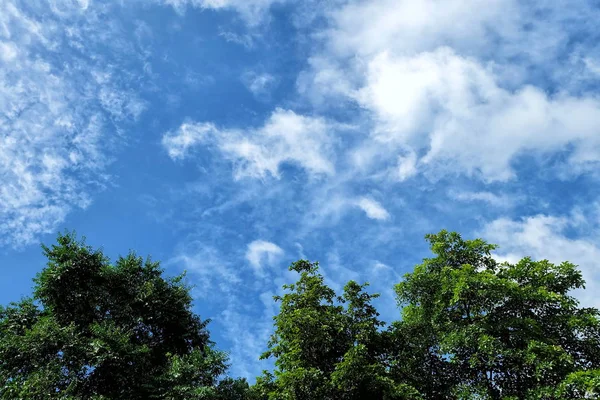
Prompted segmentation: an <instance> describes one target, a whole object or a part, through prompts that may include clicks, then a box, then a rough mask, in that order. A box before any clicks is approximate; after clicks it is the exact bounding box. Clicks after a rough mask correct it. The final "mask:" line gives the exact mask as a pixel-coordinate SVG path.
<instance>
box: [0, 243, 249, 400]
mask: <svg viewBox="0 0 600 400" xmlns="http://www.w3.org/2000/svg"><path fill="white" fill-rule="evenodd" d="M44 253H45V255H46V257H47V258H48V266H47V267H46V268H45V269H44V270H43V271H42V272H40V273H39V274H38V276H37V278H36V279H35V289H34V293H33V298H32V299H25V300H23V301H21V302H19V303H13V304H10V305H9V306H8V307H2V308H0V398H4V399H11V400H12V399H48V398H60V399H69V398H72V399H76V398H77V399H79V398H86V399H153V398H156V399H190V398H198V399H208V398H210V399H212V398H219V397H216V396H218V395H219V390H220V389H219V386H218V385H217V378H218V377H219V376H220V375H222V374H223V373H224V372H225V371H226V367H227V365H226V360H227V357H226V355H225V354H224V353H222V352H220V351H217V350H216V349H215V348H214V346H213V344H212V343H211V341H210V340H209V334H208V331H207V330H206V325H207V322H208V321H202V320H201V319H200V318H199V317H198V316H197V315H195V314H194V313H193V312H192V311H191V306H192V299H191V297H190V294H189V289H188V287H186V286H185V285H184V284H183V283H182V277H181V276H179V277H176V278H172V279H166V278H164V277H163V276H162V273H163V271H162V269H161V268H160V267H159V264H158V263H157V262H152V261H150V260H146V261H144V260H143V259H142V258H141V257H138V256H136V255H135V254H133V253H131V254H129V255H128V256H127V257H122V258H119V259H118V261H117V262H116V264H115V265H111V264H110V263H109V262H108V260H107V259H106V257H105V256H104V255H103V254H102V252H101V251H99V250H93V249H92V248H90V247H88V246H86V245H85V244H84V243H83V242H80V241H77V240H76V238H75V237H74V236H73V235H72V234H66V235H60V236H59V237H58V243H57V244H56V245H53V246H51V247H44ZM227 386H229V387H227ZM231 386H232V385H231V384H230V385H221V388H222V389H231ZM246 386H247V385H246Z"/></svg>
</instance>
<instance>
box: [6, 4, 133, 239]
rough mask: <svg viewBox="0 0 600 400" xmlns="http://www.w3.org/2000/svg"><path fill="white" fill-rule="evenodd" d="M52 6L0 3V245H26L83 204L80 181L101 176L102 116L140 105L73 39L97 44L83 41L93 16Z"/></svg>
mask: <svg viewBox="0 0 600 400" xmlns="http://www.w3.org/2000/svg"><path fill="white" fill-rule="evenodd" d="M54 3H55V2H52V4H53V6H52V7H50V8H48V7H47V6H45V5H42V4H40V5H39V7H40V9H38V8H37V7H38V5H34V4H31V5H30V6H28V7H27V8H22V7H21V6H20V3H19V2H15V1H3V2H1V3H0V180H1V181H2V185H1V187H0V236H2V238H1V239H0V244H10V245H14V246H23V245H26V244H29V243H31V242H33V241H35V240H36V239H37V235H38V234H40V233H47V232H51V231H53V230H54V229H55V228H56V226H57V224H59V223H60V222H62V221H63V220H64V218H65V217H66V215H67V214H68V213H69V212H70V210H72V209H73V208H77V207H81V208H84V207H86V206H87V205H88V204H89V203H90V196H89V195H88V193H87V192H88V190H87V189H88V185H89V184H96V185H103V184H104V182H103V181H105V178H104V177H103V175H102V170H103V168H104V167H105V165H106V164H107V163H108V162H109V161H110V160H109V158H108V157H107V155H106V153H105V149H106V147H107V146H106V145H107V144H108V143H110V141H111V139H109V138H108V137H107V136H106V134H107V132H109V129H107V128H111V130H114V127H112V126H111V124H112V122H111V120H112V121H115V122H118V121H122V120H126V119H135V118H137V117H138V116H139V115H140V114H141V112H142V111H143V109H144V103H143V102H142V101H141V100H139V99H138V97H137V96H136V95H134V94H132V93H130V92H128V91H124V90H122V89H120V88H119V87H118V85H116V83H115V77H113V76H112V72H111V67H109V66H107V65H104V64H103V63H102V62H99V61H92V62H90V60H89V58H88V57H89V56H93V55H90V54H87V52H86V50H85V47H84V46H83V45H82V42H85V41H86V40H88V41H89V42H90V43H94V42H95V41H96V40H98V37H96V36H94V35H92V36H91V37H86V35H87V34H88V33H89V32H92V33H95V30H94V29H93V26H94V24H95V23H96V22H97V19H98V16H97V14H95V13H94V12H92V11H88V10H87V9H86V8H87V7H86V4H85V3H84V2H70V3H65V4H62V5H61V7H58V6H57V4H54ZM23 9H27V10H28V12H25V11H23ZM37 13H39V14H40V15H41V14H43V15H44V19H43V22H42V21H41V20H40V19H39V18H37V17H39V15H38V14H37ZM102 29H103V30H106V28H105V27H103V28H102ZM63 33H64V35H63ZM105 33H106V34H107V35H109V34H110V33H109V32H105ZM90 43H88V45H89V44H90ZM74 49H76V50H74ZM81 51H83V52H85V53H86V55H85V56H83V57H81V56H77V55H75V52H77V53H79V52H81ZM57 54H60V55H61V60H60V62H59V64H56V63H55V58H56V55H57ZM99 77H102V79H99ZM114 139H117V138H116V137H115V138H114ZM114 139H113V140H114Z"/></svg>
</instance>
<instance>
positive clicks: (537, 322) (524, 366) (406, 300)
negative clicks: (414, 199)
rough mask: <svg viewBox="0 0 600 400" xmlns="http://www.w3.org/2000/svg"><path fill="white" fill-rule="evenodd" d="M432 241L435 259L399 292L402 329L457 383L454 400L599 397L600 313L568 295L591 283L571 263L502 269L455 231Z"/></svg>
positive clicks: (486, 250)
mask: <svg viewBox="0 0 600 400" xmlns="http://www.w3.org/2000/svg"><path fill="white" fill-rule="evenodd" d="M427 240H428V241H429V243H430V245H431V250H432V252H433V253H434V256H435V257H433V258H428V259H425V260H424V262H423V263H422V264H420V265H417V266H416V267H415V269H414V271H413V272H412V273H409V274H407V275H406V276H405V278H404V280H403V281H402V282H401V283H399V284H398V285H396V293H397V295H398V300H399V303H400V304H402V305H403V309H402V321H401V322H399V323H398V325H399V326H400V327H402V328H403V329H405V330H416V331H420V332H422V335H419V336H415V337H416V338H421V339H422V341H423V345H422V346H421V348H422V349H426V350H427V352H431V353H432V356H434V357H435V359H436V363H438V364H439V363H442V364H443V367H444V368H443V371H444V374H445V375H447V378H446V379H449V380H450V381H455V383H456V385H455V386H454V388H453V389H452V390H450V391H448V392H447V393H446V394H445V395H444V396H445V397H446V398H461V399H472V398H484V399H490V400H496V399H506V400H508V399H532V400H533V399H577V398H582V397H581V396H582V393H583V394H584V395H585V394H586V393H587V395H588V396H595V397H593V398H598V396H599V395H600V379H599V378H600V369H599V368H600V319H599V316H600V313H599V311H598V310H597V309H593V308H581V307H579V304H578V302H577V300H576V299H575V298H574V297H572V295H571V294H570V292H571V291H572V290H574V289H579V288H583V287H584V283H585V282H584V280H583V278H582V275H581V272H580V271H578V270H577V268H576V267H575V266H574V265H573V264H571V263H569V262H564V263H562V264H558V265H555V264H552V263H550V262H548V261H547V260H542V261H533V260H532V259H530V258H524V259H522V260H520V261H519V262H517V263H514V264H511V263H499V262H497V261H496V260H495V259H494V258H493V257H492V254H491V253H492V251H493V250H494V249H495V248H496V246H495V245H492V244H489V243H487V242H485V241H484V240H481V239H475V240H463V239H462V237H461V236H460V235H459V234H458V233H455V232H452V233H450V232H447V231H441V232H439V233H438V234H432V235H427ZM424 372H425V371H424ZM430 383H431V381H429V382H427V384H430ZM590 398H592V397H590Z"/></svg>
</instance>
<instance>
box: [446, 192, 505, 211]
mask: <svg viewBox="0 0 600 400" xmlns="http://www.w3.org/2000/svg"><path fill="white" fill-rule="evenodd" d="M448 195H449V196H450V197H451V198H453V199H455V200H459V201H464V202H483V203H487V204H489V205H491V206H494V207H502V208H506V207H511V206H513V205H514V203H515V199H513V198H511V197H510V196H506V195H497V194H495V193H492V192H486V191H482V192H469V191H456V190H450V191H449V193H448Z"/></svg>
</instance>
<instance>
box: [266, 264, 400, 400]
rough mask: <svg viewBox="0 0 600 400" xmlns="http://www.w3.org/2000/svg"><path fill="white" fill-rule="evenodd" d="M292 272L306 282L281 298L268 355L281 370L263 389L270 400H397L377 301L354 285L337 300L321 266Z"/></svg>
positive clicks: (268, 377) (295, 267)
mask: <svg viewBox="0 0 600 400" xmlns="http://www.w3.org/2000/svg"><path fill="white" fill-rule="evenodd" d="M290 270H293V271H296V272H298V273H299V274H300V277H299V279H298V281H297V282H296V283H294V284H290V285H285V286H284V289H286V293H285V294H284V295H283V296H279V297H276V300H278V301H279V302H280V313H279V314H278V315H277V316H276V317H275V318H274V319H275V332H274V334H273V336H272V337H271V340H270V342H269V350H268V351H267V352H266V353H265V354H264V355H263V357H274V358H275V365H276V367H277V369H276V371H275V375H274V376H272V375H266V376H265V377H264V378H263V379H261V380H260V381H259V384H258V387H260V388H261V390H263V392H267V395H268V398H269V399H290V400H291V399H361V398H373V399H377V398H382V399H383V398H394V397H388V396H387V394H388V393H389V394H394V393H396V390H395V389H396V387H395V383H394V382H393V381H392V380H391V379H389V377H388V376H387V369H386V368H385V365H384V364H383V363H382V362H381V357H382V356H383V353H384V352H383V348H382V344H383V339H382V335H381V333H380V331H379V328H380V327H381V326H382V325H383V323H382V322H381V321H380V320H379V319H378V316H379V314H378V313H377V311H376V310H375V307H374V306H373V305H372V303H371V302H372V300H373V299H374V298H376V297H377V295H371V294H368V293H366V292H365V291H364V288H365V286H364V285H363V286H361V285H358V284H357V283H355V282H349V283H348V284H347V285H346V286H345V288H344V293H343V295H342V296H341V297H340V296H337V295H336V294H335V292H334V291H333V290H332V289H331V288H329V287H328V286H327V285H325V283H324V278H323V276H322V275H320V274H319V273H318V264H316V263H310V262H308V261H305V260H301V261H298V262H296V263H294V264H292V266H291V267H290ZM369 396H370V397H369Z"/></svg>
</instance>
